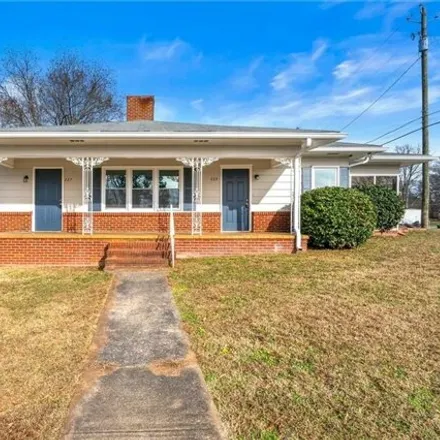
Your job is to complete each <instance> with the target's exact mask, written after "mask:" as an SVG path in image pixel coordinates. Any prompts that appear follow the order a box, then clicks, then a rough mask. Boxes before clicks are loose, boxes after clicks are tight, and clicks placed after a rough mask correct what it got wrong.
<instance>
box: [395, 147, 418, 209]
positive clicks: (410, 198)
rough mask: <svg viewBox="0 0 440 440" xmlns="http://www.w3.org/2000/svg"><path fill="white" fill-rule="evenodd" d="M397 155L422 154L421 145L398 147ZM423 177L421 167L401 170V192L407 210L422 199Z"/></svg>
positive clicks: (411, 166)
mask: <svg viewBox="0 0 440 440" xmlns="http://www.w3.org/2000/svg"><path fill="white" fill-rule="evenodd" d="M395 151H396V153H399V154H420V153H421V148H420V145H418V146H417V147H416V146H413V145H409V144H406V145H397V146H396V147H395ZM421 176H422V167H421V165H408V166H406V167H403V168H401V170H400V191H401V194H402V198H403V200H404V202H405V205H406V207H407V208H410V207H411V205H412V204H413V203H414V202H415V201H416V200H418V199H420V196H421V194H420V185H419V184H418V183H419V181H420V179H421Z"/></svg>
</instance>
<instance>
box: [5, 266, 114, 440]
mask: <svg viewBox="0 0 440 440" xmlns="http://www.w3.org/2000/svg"><path fill="white" fill-rule="evenodd" d="M109 283H110V277H109V275H108V274H105V273H103V272H98V271H97V270H82V269H81V270H80V269H78V270H75V269H10V268H9V269H8V268H0V438H1V439H8V440H11V439H17V440H18V439H20V440H22V439H44V440H47V439H56V438H59V437H60V430H61V429H62V426H63V424H64V422H65V418H66V416H67V411H68V406H69V404H70V401H71V399H72V396H73V394H74V392H75V388H76V386H77V385H78V382H79V378H80V375H81V372H82V369H83V367H84V363H85V360H86V358H87V355H88V353H89V348H90V344H91V341H92V337H93V334H94V331H95V329H96V325H97V320H98V316H99V313H100V311H101V309H102V307H103V304H104V301H105V299H106V296H107V290H108V286H109Z"/></svg>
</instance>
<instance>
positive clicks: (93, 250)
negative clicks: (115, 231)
mask: <svg viewBox="0 0 440 440" xmlns="http://www.w3.org/2000/svg"><path fill="white" fill-rule="evenodd" d="M107 244H108V242H107V241H105V240H95V239H87V238H71V239H69V238H35V237H29V238H0V247H1V252H0V264H7V265H9V264H11V265H12V264H14V265H15V264H17V265H37V266H92V267H99V265H100V262H101V261H102V260H103V258H104V256H105V250H106V247H107Z"/></svg>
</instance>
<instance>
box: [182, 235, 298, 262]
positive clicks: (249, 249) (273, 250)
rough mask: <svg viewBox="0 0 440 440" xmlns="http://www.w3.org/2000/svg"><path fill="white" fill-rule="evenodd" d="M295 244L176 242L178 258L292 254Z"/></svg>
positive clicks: (269, 241) (286, 240)
mask: <svg viewBox="0 0 440 440" xmlns="http://www.w3.org/2000/svg"><path fill="white" fill-rule="evenodd" d="M293 252H294V242H293V239H292V238H291V237H287V238H282V239H281V238H275V237H274V238H255V239H251V238H243V239H234V238H231V239H224V238H219V239H206V238H204V239H202V240H200V239H197V238H195V239H191V238H188V239H180V240H178V239H177V240H176V256H177V258H192V257H220V256H234V255H259V254H292V253H293Z"/></svg>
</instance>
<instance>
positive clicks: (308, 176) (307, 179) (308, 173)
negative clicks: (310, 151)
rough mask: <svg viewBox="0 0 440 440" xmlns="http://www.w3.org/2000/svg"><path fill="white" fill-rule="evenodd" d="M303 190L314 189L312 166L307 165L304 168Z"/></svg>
mask: <svg viewBox="0 0 440 440" xmlns="http://www.w3.org/2000/svg"><path fill="white" fill-rule="evenodd" d="M301 182H302V192H303V193H304V192H306V191H309V190H311V189H312V168H311V167H305V168H303V169H302V179H301Z"/></svg>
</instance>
